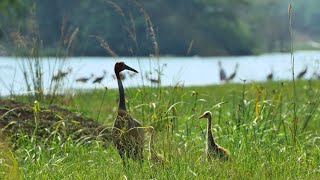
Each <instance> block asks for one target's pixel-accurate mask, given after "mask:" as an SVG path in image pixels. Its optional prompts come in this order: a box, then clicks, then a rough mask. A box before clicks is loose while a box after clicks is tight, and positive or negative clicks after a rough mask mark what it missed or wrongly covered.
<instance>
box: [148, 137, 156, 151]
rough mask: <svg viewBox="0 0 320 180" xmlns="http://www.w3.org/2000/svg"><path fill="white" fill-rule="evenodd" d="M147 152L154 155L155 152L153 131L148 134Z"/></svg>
mask: <svg viewBox="0 0 320 180" xmlns="http://www.w3.org/2000/svg"><path fill="white" fill-rule="evenodd" d="M149 154H150V155H151V156H154V155H155V154H156V151H155V148H154V133H152V134H151V135H150V141H149Z"/></svg>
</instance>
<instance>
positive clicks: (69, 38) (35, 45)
mask: <svg viewBox="0 0 320 180" xmlns="http://www.w3.org/2000/svg"><path fill="white" fill-rule="evenodd" d="M35 8H36V3H33V6H32V8H30V12H29V13H30V14H31V17H32V18H33V23H32V24H31V25H32V26H31V29H30V31H31V32H32V33H29V34H28V35H24V34H22V33H20V32H19V31H16V32H13V33H11V38H12V40H13V42H14V45H15V47H16V49H15V50H16V56H17V59H18V65H19V68H20V70H21V72H22V74H23V78H24V83H25V85H26V89H27V93H28V94H29V97H30V98H29V99H30V101H31V102H32V101H33V99H34V98H35V99H37V100H39V101H44V94H45V93H46V94H50V95H51V96H47V97H46V98H48V99H47V101H48V102H50V103H52V102H53V101H54V99H55V97H56V95H57V94H58V93H62V92H63V90H61V89H63V86H64V78H65V76H63V75H62V74H63V71H65V70H64V68H65V66H66V62H67V57H68V56H69V54H71V52H72V46H73V43H74V41H75V39H76V36H77V34H78V32H79V28H75V29H74V31H72V32H71V33H68V34H66V33H65V32H66V29H67V27H66V26H65V21H64V20H62V24H61V37H60V40H59V43H58V45H57V47H55V52H54V54H55V55H54V57H53V59H54V60H51V61H50V60H47V61H46V57H44V55H47V53H48V52H46V50H45V48H44V47H43V44H42V40H41V38H40V33H39V31H38V25H37V23H36V20H35V12H36V9H35ZM51 53H52V52H51ZM46 62H47V64H46ZM45 66H47V68H45ZM44 69H47V70H48V71H49V72H44ZM45 73H46V74H49V76H50V77H52V78H50V79H49V80H48V81H49V82H45V78H44V74H45ZM67 73H68V72H67ZM44 83H48V84H49V87H48V89H44Z"/></svg>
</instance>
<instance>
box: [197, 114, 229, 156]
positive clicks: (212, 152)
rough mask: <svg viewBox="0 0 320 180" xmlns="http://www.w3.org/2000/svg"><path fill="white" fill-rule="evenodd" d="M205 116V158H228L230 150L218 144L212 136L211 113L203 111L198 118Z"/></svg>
mask: <svg viewBox="0 0 320 180" xmlns="http://www.w3.org/2000/svg"><path fill="white" fill-rule="evenodd" d="M202 118H207V119H208V123H207V146H206V154H207V160H211V159H212V158H214V157H219V158H223V159H228V158H229V157H230V152H229V151H228V150H227V149H225V148H223V147H221V146H219V145H218V144H217V143H216V142H215V141H214V138H213V135H212V130H211V123H212V114H211V112H210V111H206V112H204V113H203V114H202V115H201V116H200V117H199V119H202Z"/></svg>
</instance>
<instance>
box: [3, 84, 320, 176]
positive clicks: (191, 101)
mask: <svg viewBox="0 0 320 180" xmlns="http://www.w3.org/2000/svg"><path fill="white" fill-rule="evenodd" d="M319 86H320V83H319V82H318V81H296V87H297V88H296V91H297V94H299V96H297V97H296V102H297V118H298V121H297V127H298V128H297V133H296V143H295V141H294V131H293V128H294V122H293V121H292V119H293V116H294V112H293V108H292V105H293V96H294V95H293V92H292V84H291V82H268V83H250V84H245V83H243V84H224V85H217V86H207V87H181V86H178V85H177V86H175V87H162V88H161V90H160V91H159V89H158V87H154V88H153V87H150V88H147V87H141V88H129V89H127V90H126V94H127V105H128V110H129V112H130V114H132V116H134V117H136V118H137V119H140V120H141V121H143V124H144V125H145V127H146V128H147V127H148V126H149V125H152V126H153V127H154V128H155V133H156V136H157V139H156V140H157V141H156V144H155V148H156V149H157V151H158V152H159V153H161V154H163V155H164V156H165V157H166V159H167V160H168V162H169V163H168V164H167V165H166V166H159V167H157V166H154V167H153V168H151V169H150V163H149V162H148V161H147V158H146V157H147V153H148V152H147V151H146V148H145V153H144V154H145V161H144V163H143V164H142V165H140V164H139V163H137V162H134V161H130V168H128V169H127V170H123V168H122V162H121V158H120V157H119V155H118V153H117V151H116V149H115V148H114V146H113V145H111V144H109V145H107V146H105V145H102V144H101V141H99V140H94V138H92V135H85V134H84V135H82V137H80V139H82V140H83V139H87V138H86V137H87V136H88V137H91V138H89V139H91V140H90V141H82V140H78V139H77V138H75V137H74V136H72V134H70V138H65V137H64V136H65V135H67V136H68V134H59V133H56V134H55V138H53V136H50V137H49V139H50V140H49V141H48V140H47V141H41V140H40V139H45V138H46V137H37V136H36V134H30V135H29V134H28V133H25V132H24V129H20V131H17V132H16V133H15V134H14V136H15V137H18V140H16V141H14V142H13V143H15V144H17V145H18V146H16V148H15V149H12V150H10V151H9V152H12V154H11V153H7V154H9V156H6V157H7V159H5V160H3V161H1V163H2V166H0V171H1V172H2V173H1V177H8V176H11V175H12V174H14V176H12V177H20V178H23V179H31V178H32V179H51V178H59V179H62V178H90V179H91V178H97V179H109V178H125V177H127V178H130V179H132V178H137V179H147V178H157V179H158V178H159V179H162V178H166V179H168V178H169V179H173V178H175V179H176V178H181V179H185V178H191V177H194V178H197V179H198V178H200V179H208V178H248V177H251V178H261V177H262V178H264V179H267V178H268V179H269V178H272V179H286V178H289V179H291V178H298V179H317V178H319V176H320V169H319V167H320V164H319V162H320V161H319V160H320V153H319V145H320V142H319V134H318V129H319V128H320V124H319V123H318V122H317V120H318V119H319V116H320V114H319V112H320V111H319V99H318V97H319V93H320V92H319ZM106 92H107V93H106V94H105V90H95V91H92V92H82V91H79V92H77V94H76V95H75V96H74V98H73V99H72V100H70V101H68V102H67V104H66V101H63V99H64V98H67V96H66V97H60V98H56V100H57V101H56V102H55V103H57V104H60V106H65V107H67V108H68V109H69V110H71V111H73V112H81V113H83V114H84V115H85V116H87V117H91V118H94V119H99V122H100V123H102V124H104V126H105V127H107V128H108V127H111V126H112V123H113V120H114V117H115V115H116V108H115V107H117V102H116V100H117V90H116V89H111V90H107V91H106ZM104 94H105V98H104V100H102V99H103V98H101V97H102V96H103V95H104ZM16 99H20V100H23V99H25V98H21V97H20V98H19V97H16ZM25 100H27V99H25ZM102 101H103V102H102ZM101 103H103V105H102V106H101ZM40 104H42V105H45V102H40ZM101 107H102V108H101ZM206 110H210V111H211V112H212V114H213V134H214V136H215V138H216V141H217V142H218V143H219V144H220V145H222V146H224V147H225V148H227V149H229V150H230V152H231V159H230V160H229V161H220V160H219V159H216V160H214V161H213V162H207V161H206V156H205V151H204V150H205V129H206V122H205V121H200V120H198V117H199V116H200V115H201V113H202V112H204V111H206ZM38 113H39V115H41V114H43V113H45V112H41V111H39V112H38ZM98 114H100V117H99V118H98V117H97V115H98ZM3 116H4V117H5V115H3ZM34 117H41V116H38V115H36V114H34ZM62 118H63V117H62ZM39 122H40V124H39V126H38V127H43V125H41V122H43V120H42V121H41V120H40V121H39ZM54 127H56V128H58V129H59V128H65V127H63V126H62V125H61V126H57V125H56V126H53V127H51V128H49V129H47V131H52V133H53V132H54V131H55V129H56V128H54ZM66 127H68V125H67V126H66ZM44 128H45V127H44ZM83 128H84V129H85V128H86V127H85V125H84V127H83ZM38 131H39V132H41V130H40V129H38ZM48 134H50V132H48ZM60 137H64V138H60ZM35 139H39V141H35ZM145 146H146V147H147V142H145ZM6 152H8V151H7V150H6V151H2V155H3V153H6ZM10 154H11V155H10ZM1 157H2V156H1ZM8 157H10V158H8ZM8 159H9V160H8ZM8 171H9V172H10V173H8Z"/></svg>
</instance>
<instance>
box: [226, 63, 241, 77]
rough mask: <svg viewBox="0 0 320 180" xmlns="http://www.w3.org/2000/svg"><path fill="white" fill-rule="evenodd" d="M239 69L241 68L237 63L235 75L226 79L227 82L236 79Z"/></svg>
mask: <svg viewBox="0 0 320 180" xmlns="http://www.w3.org/2000/svg"><path fill="white" fill-rule="evenodd" d="M238 68H239V64H238V63H237V64H236V66H235V68H234V71H233V73H232V74H231V75H230V76H229V77H227V78H226V81H231V80H232V79H234V78H235V77H236V75H237V71H238Z"/></svg>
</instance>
